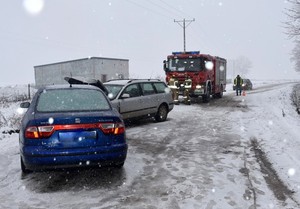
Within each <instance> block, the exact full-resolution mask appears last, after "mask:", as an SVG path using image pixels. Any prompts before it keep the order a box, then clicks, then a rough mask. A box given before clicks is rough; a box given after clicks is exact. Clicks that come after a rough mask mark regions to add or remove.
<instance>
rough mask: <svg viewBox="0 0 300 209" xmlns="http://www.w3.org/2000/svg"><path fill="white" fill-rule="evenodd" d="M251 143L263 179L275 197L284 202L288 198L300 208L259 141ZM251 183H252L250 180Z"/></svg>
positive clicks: (253, 140)
mask: <svg viewBox="0 0 300 209" xmlns="http://www.w3.org/2000/svg"><path fill="white" fill-rule="evenodd" d="M250 143H251V149H252V150H253V152H254V155H255V158H256V161H257V163H258V164H259V166H260V169H261V172H262V174H263V177H264V179H265V181H266V183H267V185H268V187H269V188H270V190H271V191H272V192H273V194H274V196H275V197H276V198H277V199H278V200H279V201H282V202H285V201H286V200H287V199H288V198H290V199H291V200H292V201H293V202H294V203H295V204H296V205H297V206H298V207H300V203H299V202H298V201H297V200H296V199H295V198H294V197H293V194H294V191H292V190H290V189H289V188H288V186H287V185H285V184H284V182H283V181H282V180H281V179H280V178H279V176H278V174H277V172H276V170H275V169H274V168H273V166H272V163H271V162H270V161H269V159H268V158H267V156H266V154H265V152H264V151H263V149H262V148H261V146H260V144H259V142H258V141H257V139H256V138H255V137H252V138H251V139H250ZM245 163H246V162H245ZM248 175H249V174H248ZM249 182H250V183H251V180H250V178H249ZM251 184H252V183H251ZM253 191H254V190H253Z"/></svg>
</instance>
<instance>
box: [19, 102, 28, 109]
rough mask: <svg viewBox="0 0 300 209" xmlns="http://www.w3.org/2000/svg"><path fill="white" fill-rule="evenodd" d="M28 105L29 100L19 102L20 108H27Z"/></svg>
mask: <svg viewBox="0 0 300 209" xmlns="http://www.w3.org/2000/svg"><path fill="white" fill-rule="evenodd" d="M29 106H30V102H22V103H21V104H20V107H21V108H28V107H29Z"/></svg>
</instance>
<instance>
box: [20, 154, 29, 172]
mask: <svg viewBox="0 0 300 209" xmlns="http://www.w3.org/2000/svg"><path fill="white" fill-rule="evenodd" d="M20 161H21V170H22V173H24V174H27V173H30V172H31V171H30V170H28V169H27V168H26V166H25V164H24V162H23V159H22V157H20Z"/></svg>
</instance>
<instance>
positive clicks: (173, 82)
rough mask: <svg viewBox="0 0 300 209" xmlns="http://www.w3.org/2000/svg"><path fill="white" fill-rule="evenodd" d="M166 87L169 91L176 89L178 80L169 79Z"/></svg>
mask: <svg viewBox="0 0 300 209" xmlns="http://www.w3.org/2000/svg"><path fill="white" fill-rule="evenodd" d="M168 86H169V88H170V89H178V80H177V79H175V78H170V80H169V85H168Z"/></svg>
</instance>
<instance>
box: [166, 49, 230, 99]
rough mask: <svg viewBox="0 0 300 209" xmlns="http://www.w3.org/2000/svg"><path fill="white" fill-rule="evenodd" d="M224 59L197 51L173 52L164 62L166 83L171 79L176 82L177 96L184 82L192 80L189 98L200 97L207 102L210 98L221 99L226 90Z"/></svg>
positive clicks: (182, 89)
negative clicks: (188, 79)
mask: <svg viewBox="0 0 300 209" xmlns="http://www.w3.org/2000/svg"><path fill="white" fill-rule="evenodd" d="M226 63H227V61H226V59H224V58H221V57H217V56H211V55H208V54H200V52H199V51H190V52H173V53H172V55H169V56H168V57H167V60H165V61H164V70H165V73H166V82H167V83H168V82H169V80H170V78H171V77H173V78H175V79H177V80H178V89H179V92H180V93H179V94H181V93H182V92H183V91H184V81H185V79H187V78H190V79H191V80H192V87H191V88H190V96H191V97H198V96H202V100H203V102H209V100H210V96H211V95H212V96H213V97H215V98H222V96H223V92H224V91H225V88H226V70H227V69H226Z"/></svg>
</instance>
